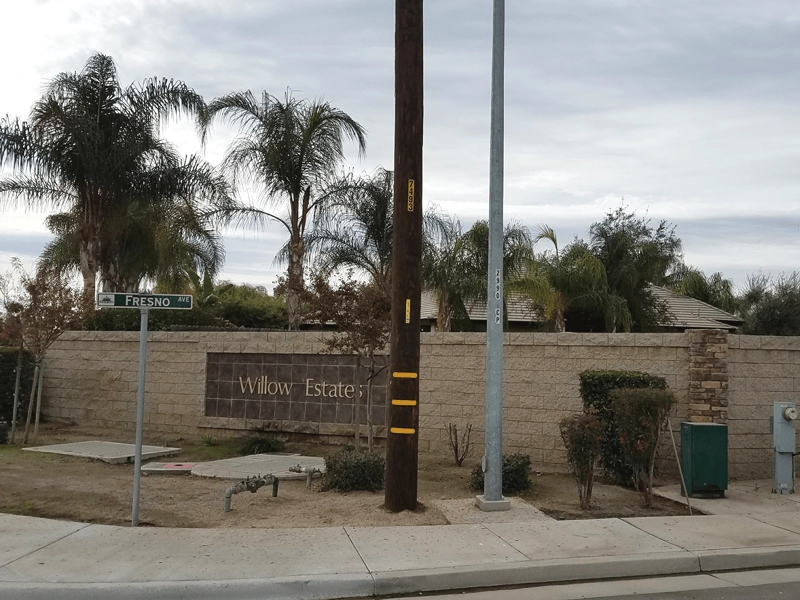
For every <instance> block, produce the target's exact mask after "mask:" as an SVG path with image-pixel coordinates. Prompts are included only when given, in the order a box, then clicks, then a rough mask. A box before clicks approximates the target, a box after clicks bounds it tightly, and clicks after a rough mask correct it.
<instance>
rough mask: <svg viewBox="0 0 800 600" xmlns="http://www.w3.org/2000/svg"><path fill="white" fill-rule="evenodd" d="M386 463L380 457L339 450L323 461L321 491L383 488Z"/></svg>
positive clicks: (374, 489)
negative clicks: (323, 470) (323, 469)
mask: <svg viewBox="0 0 800 600" xmlns="http://www.w3.org/2000/svg"><path fill="white" fill-rule="evenodd" d="M385 471H386V461H384V459H383V457H382V456H379V455H377V454H371V453H368V452H358V451H357V450H350V449H345V450H340V451H339V452H336V453H335V454H331V455H330V456H329V457H328V458H326V459H325V474H324V475H323V476H322V489H323V490H338V491H340V492H350V491H353V490H368V491H372V492H374V491H377V490H379V489H381V488H382V487H383V478H384V473H385Z"/></svg>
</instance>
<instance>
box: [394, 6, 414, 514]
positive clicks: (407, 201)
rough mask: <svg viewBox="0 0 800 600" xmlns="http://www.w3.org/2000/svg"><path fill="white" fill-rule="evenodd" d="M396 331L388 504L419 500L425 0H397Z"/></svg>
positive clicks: (398, 506) (410, 506)
mask: <svg viewBox="0 0 800 600" xmlns="http://www.w3.org/2000/svg"><path fill="white" fill-rule="evenodd" d="M394 80H395V83H394V86H395V121H394V123H395V125H394V220H393V224H394V225H393V227H394V229H393V234H392V248H393V251H392V338H391V365H390V366H391V372H390V376H391V379H390V384H389V394H390V398H391V406H390V409H389V438H388V442H387V450H386V496H385V499H386V507H387V508H388V509H389V510H391V511H393V512H400V511H401V510H414V509H415V508H416V507H417V453H418V448H419V338H420V334H419V325H420V324H419V315H420V296H421V291H422V284H421V265H422V0H395V67H394Z"/></svg>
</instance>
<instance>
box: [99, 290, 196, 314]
mask: <svg viewBox="0 0 800 600" xmlns="http://www.w3.org/2000/svg"><path fill="white" fill-rule="evenodd" d="M97 306H98V307H99V308H139V309H141V308H155V309H170V310H188V309H191V308H192V297H191V296H181V295H178V294H117V293H106V292H100V293H99V294H97Z"/></svg>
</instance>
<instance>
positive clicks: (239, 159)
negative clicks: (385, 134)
mask: <svg viewBox="0 0 800 600" xmlns="http://www.w3.org/2000/svg"><path fill="white" fill-rule="evenodd" d="M218 116H222V117H223V118H226V119H227V120H228V121H229V122H231V123H232V124H234V125H238V126H239V128H240V130H239V133H240V135H239V137H237V138H236V139H235V140H234V141H233V142H232V143H231V145H230V146H229V148H228V150H227V152H226V154H225V158H224V160H223V163H222V166H223V169H224V170H225V171H227V172H228V173H229V174H230V176H231V179H232V181H233V183H234V185H236V184H238V183H242V184H245V185H251V186H253V187H254V188H257V189H259V190H260V191H261V194H262V195H261V200H262V201H263V202H264V204H265V205H266V207H267V210H261V209H258V208H255V207H244V208H238V209H234V210H230V211H228V213H227V217H228V219H230V220H231V221H238V222H240V223H251V224H253V223H254V224H263V223H265V222H267V221H270V220H274V221H277V222H278V223H280V224H281V225H283V227H285V228H286V231H287V233H288V234H289V244H288V253H287V254H288V256H287V258H288V269H287V271H288V277H287V284H288V285H287V287H288V291H287V299H288V307H289V327H290V329H298V328H299V325H300V314H299V307H300V294H299V292H300V290H302V288H303V258H304V254H305V241H304V239H303V236H304V234H305V231H306V226H307V225H308V224H309V222H310V220H311V219H312V218H313V215H314V214H315V213H317V212H319V211H321V210H324V206H325V203H326V200H327V199H328V198H329V195H328V194H327V193H326V181H328V180H329V179H330V178H331V177H332V175H333V173H334V172H335V171H336V169H337V168H338V167H339V165H340V164H341V162H342V161H343V159H344V141H345V139H350V140H352V141H355V142H356V144H357V145H358V150H359V156H361V155H363V153H364V151H365V148H366V134H365V131H364V129H363V127H361V125H359V124H358V123H356V122H355V121H354V120H353V119H352V118H351V117H350V116H348V115H347V114H346V113H344V112H342V111H341V110H339V109H337V108H334V107H332V106H331V105H330V104H329V103H327V102H322V101H313V102H312V101H308V100H296V99H295V98H293V97H292V96H291V95H290V94H289V93H288V92H287V94H286V97H285V100H284V101H280V100H279V99H278V98H276V97H274V96H271V95H270V94H268V93H267V92H262V94H261V99H260V100H258V99H256V97H255V96H254V95H253V94H252V92H250V91H249V90H248V91H246V92H236V93H232V94H228V95H226V96H223V97H221V98H216V99H215V100H213V101H212V102H211V103H210V104H209V106H208V111H207V112H206V113H204V114H203V115H201V120H200V125H201V127H202V129H203V131H204V132H206V131H208V128H209V127H210V125H211V123H212V121H213V120H214V119H215V118H216V117H218ZM281 204H283V207H284V208H285V212H283V213H280V214H279V213H276V212H273V211H272V207H275V206H278V205H281Z"/></svg>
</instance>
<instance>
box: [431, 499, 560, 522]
mask: <svg viewBox="0 0 800 600" xmlns="http://www.w3.org/2000/svg"><path fill="white" fill-rule="evenodd" d="M509 500H510V501H511V510H507V511H497V512H485V511H482V510H480V509H479V508H478V507H477V506H475V500H474V499H472V498H457V499H451V500H434V501H433V502H432V504H433V506H435V507H436V508H438V509H439V510H440V511H442V514H444V516H445V518H446V519H447V520H448V521H449V522H450V523H451V524H452V525H457V524H464V523H474V524H478V523H526V522H529V521H552V520H553V519H552V518H550V517H548V516H547V515H546V514H544V513H543V512H542V511H540V510H539V509H538V508H536V507H535V506H533V505H531V504H528V503H527V502H525V501H524V500H522V499H521V498H509Z"/></svg>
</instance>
